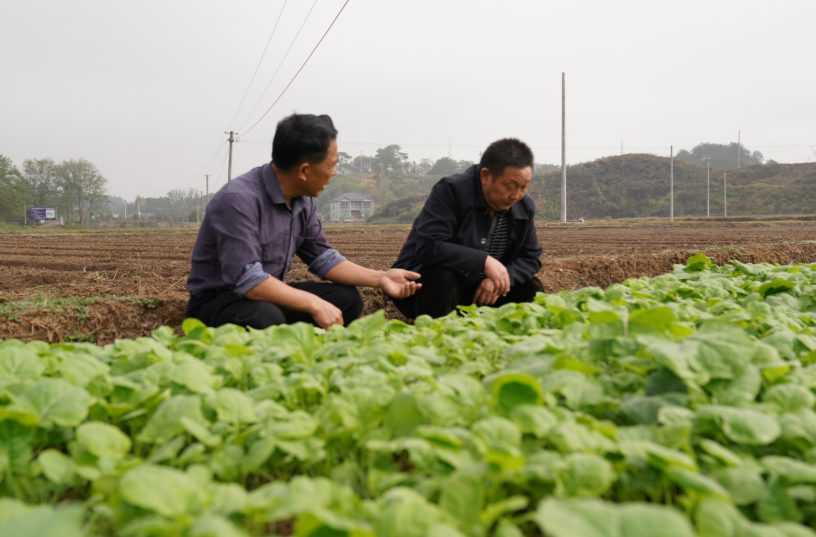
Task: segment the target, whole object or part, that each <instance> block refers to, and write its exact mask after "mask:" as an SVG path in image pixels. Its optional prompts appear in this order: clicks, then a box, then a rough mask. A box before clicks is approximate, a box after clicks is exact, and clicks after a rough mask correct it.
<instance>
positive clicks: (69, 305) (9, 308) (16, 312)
mask: <svg viewBox="0 0 816 537" xmlns="http://www.w3.org/2000/svg"><path fill="white" fill-rule="evenodd" d="M106 300H116V301H119V302H131V303H134V304H138V305H139V306H142V307H145V308H148V309H156V308H157V307H158V305H159V299H157V298H144V297H139V296H91V297H69V298H50V297H48V296H46V295H40V296H38V297H32V298H27V299H25V300H20V301H16V302H2V303H0V317H6V318H8V320H10V321H15V322H20V318H21V317H22V316H23V315H28V314H30V313H33V312H35V311H41V310H43V309H45V310H46V311H47V312H49V313H55V314H58V315H64V314H66V313H69V312H70V313H71V314H72V315H73V316H74V317H78V318H79V319H80V324H82V323H83V321H84V320H85V319H87V318H88V314H87V309H86V308H87V307H88V306H90V305H93V304H96V303H98V302H102V301H106Z"/></svg>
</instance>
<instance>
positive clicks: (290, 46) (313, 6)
mask: <svg viewBox="0 0 816 537" xmlns="http://www.w3.org/2000/svg"><path fill="white" fill-rule="evenodd" d="M316 5H317V0H315V1H314V3H313V4H312V7H311V9H309V12H308V13H307V14H306V18H305V19H303V23H302V24H301V25H300V28H298V31H297V33H296V34H295V38H294V39H292V42H291V43H290V44H289V48H288V49H286V54H284V55H283V58H282V59H281V61H280V63H279V64H278V68H277V69H275V72H274V73H272V78H270V79H269V83H268V84H267V85H266V87H265V88H264V90H263V93H261V96H260V97H258V101H257V102H256V103H255V106H253V107H252V110H250V111H249V114H247V117H246V119H244V122H243V123H241V126H240V127H238V129H237V131H238V132H241V129H242V128H244V125H246V122H247V121H249V118H250V117H252V112H254V111H255V109H256V108H258V105H259V104H260V103H261V101H262V100H263V97H264V95H266V90H268V89H269V86H271V85H272V82H273V81H274V80H275V76H277V74H278V71H280V68H281V66H282V65H283V62H285V61H286V57H287V56H289V51H290V50H292V47H293V46H295V41H297V38H298V36H299V35H300V31H301V30H303V27H304V26H306V21H308V20H309V15H311V14H312V11H313V10H314V8H315V6H316Z"/></svg>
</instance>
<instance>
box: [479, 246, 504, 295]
mask: <svg viewBox="0 0 816 537" xmlns="http://www.w3.org/2000/svg"><path fill="white" fill-rule="evenodd" d="M484 273H485V276H487V278H488V279H489V280H490V281H491V282H493V286H494V287H495V291H496V295H497V296H505V295H506V294H507V293H508V291H510V274H508V273H507V267H505V266H504V265H502V263H501V261H499V260H498V259H496V258H495V257H492V256H487V259H486V260H485V266H484Z"/></svg>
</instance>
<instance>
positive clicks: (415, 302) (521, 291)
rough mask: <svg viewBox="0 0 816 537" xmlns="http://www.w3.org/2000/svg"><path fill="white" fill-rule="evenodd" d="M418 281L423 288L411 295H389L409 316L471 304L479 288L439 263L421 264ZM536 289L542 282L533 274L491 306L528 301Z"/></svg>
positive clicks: (446, 311)
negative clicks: (406, 296)
mask: <svg viewBox="0 0 816 537" xmlns="http://www.w3.org/2000/svg"><path fill="white" fill-rule="evenodd" d="M417 281H418V282H419V283H421V284H422V288H421V289H420V290H419V291H417V292H416V293H415V294H414V295H413V296H410V297H408V298H402V299H396V298H395V299H392V301H393V302H394V305H395V306H396V307H397V309H398V310H400V312H401V313H402V314H403V315H405V316H406V317H408V318H411V319H415V318H417V317H419V316H420V315H430V316H431V317H434V318H437V317H444V316H445V315H447V314H449V313H450V312H452V311H453V310H454V309H455V308H456V306H466V305H468V304H472V303H473V295H474V294H475V293H476V289H477V288H478V284H474V283H472V282H468V281H466V280H464V279H462V278H460V277H459V275H458V274H456V272H454V271H452V270H449V269H446V268H442V267H424V268H423V269H422V277H421V278H420V279H419V280H417ZM538 292H544V285H543V284H542V283H541V280H539V279H538V278H536V277H532V278H530V279H529V280H528V281H526V282H524V283H522V284H519V285H516V286H515V287H511V288H510V291H509V292H508V293H507V296H503V297H499V299H498V300H496V303H495V304H493V307H496V308H497V307H499V306H503V305H505V304H509V303H511V302H514V303H518V302H531V301H532V300H533V298H535V295H536V293H538Z"/></svg>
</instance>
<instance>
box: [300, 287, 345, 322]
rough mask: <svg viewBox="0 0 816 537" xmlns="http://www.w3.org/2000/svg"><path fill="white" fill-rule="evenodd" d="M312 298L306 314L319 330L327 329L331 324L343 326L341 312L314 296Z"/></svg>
mask: <svg viewBox="0 0 816 537" xmlns="http://www.w3.org/2000/svg"><path fill="white" fill-rule="evenodd" d="M312 296H314V301H313V302H312V304H310V307H309V309H308V312H309V314H310V315H311V316H312V319H314V320H315V323H317V326H319V327H320V328H328V327H330V326H331V325H333V324H339V325H340V326H343V312H342V311H340V309H339V308H338V307H337V306H335V305H334V304H332V303H330V302H326V301H325V300H323V299H322V298H319V297H317V296H315V295H312Z"/></svg>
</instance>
